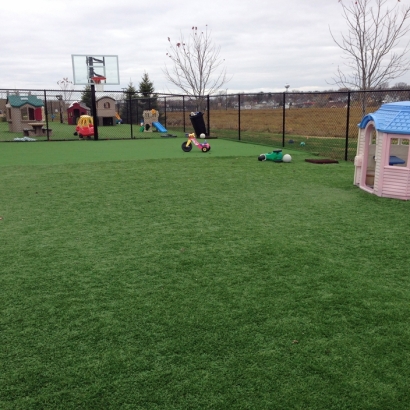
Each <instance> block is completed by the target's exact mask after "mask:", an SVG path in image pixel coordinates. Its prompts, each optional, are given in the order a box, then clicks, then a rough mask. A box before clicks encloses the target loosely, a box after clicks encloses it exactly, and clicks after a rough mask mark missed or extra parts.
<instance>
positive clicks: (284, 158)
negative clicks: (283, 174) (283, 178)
mask: <svg viewBox="0 0 410 410" xmlns="http://www.w3.org/2000/svg"><path fill="white" fill-rule="evenodd" d="M282 161H283V162H290V161H292V157H291V156H290V155H289V154H285V155H284V156H283V158H282Z"/></svg>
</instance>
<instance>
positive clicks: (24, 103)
mask: <svg viewBox="0 0 410 410" xmlns="http://www.w3.org/2000/svg"><path fill="white" fill-rule="evenodd" d="M43 106H44V103H43V101H42V100H40V99H39V98H37V97H36V96H35V95H9V96H8V97H7V101H6V118H7V122H8V124H9V131H10V132H21V131H23V130H24V129H25V128H27V127H28V126H30V124H32V123H35V122H41V121H42V119H43V112H42V107H43Z"/></svg>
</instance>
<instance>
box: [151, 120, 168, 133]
mask: <svg viewBox="0 0 410 410" xmlns="http://www.w3.org/2000/svg"><path fill="white" fill-rule="evenodd" d="M152 125H153V126H154V127H155V128H156V129H157V130H158V132H168V131H167V129H166V128H165V127H164V126H163V125H162V124H161V123H159V122H153V123H152Z"/></svg>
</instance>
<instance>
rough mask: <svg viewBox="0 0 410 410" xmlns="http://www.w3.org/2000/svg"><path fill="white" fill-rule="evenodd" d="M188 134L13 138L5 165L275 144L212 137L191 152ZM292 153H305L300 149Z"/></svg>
mask: <svg viewBox="0 0 410 410" xmlns="http://www.w3.org/2000/svg"><path fill="white" fill-rule="evenodd" d="M184 141H186V138H163V139H154V140H125V141H94V140H91V141H59V142H13V143H4V144H1V149H0V167H1V166H2V165H49V164H64V163H89V162H99V161H120V160H141V159H147V158H149V159H161V158H185V159H187V158H192V157H194V158H202V159H203V158H215V157H225V156H236V157H243V156H254V157H255V158H257V157H258V155H259V154H261V153H265V152H270V151H272V149H274V147H266V146H261V145H257V144H240V143H237V142H232V141H229V140H209V141H208V142H209V143H210V145H211V150H210V151H209V152H206V153H204V152H202V151H201V150H199V149H198V148H197V147H195V146H194V147H193V148H192V150H191V152H184V151H182V148H181V145H182V143H183V142H184ZM283 152H284V153H285V152H291V153H292V155H296V156H299V157H300V158H302V155H301V154H300V153H297V152H292V151H290V150H285V149H284V151H283Z"/></svg>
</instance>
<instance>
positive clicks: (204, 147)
mask: <svg viewBox="0 0 410 410" xmlns="http://www.w3.org/2000/svg"><path fill="white" fill-rule="evenodd" d="M192 144H194V145H195V146H197V147H198V149H200V150H201V151H202V152H208V151H209V150H210V149H211V146H210V145H209V144H208V143H207V142H206V140H205V141H204V142H203V143H200V142H198V141H197V139H196V138H195V134H194V133H192V134H189V135H188V140H187V141H185V142H183V143H182V151H184V152H189V151H191V149H192Z"/></svg>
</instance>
